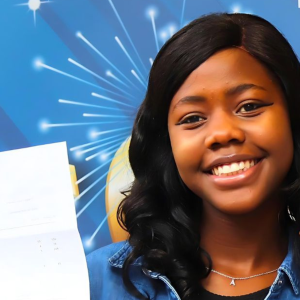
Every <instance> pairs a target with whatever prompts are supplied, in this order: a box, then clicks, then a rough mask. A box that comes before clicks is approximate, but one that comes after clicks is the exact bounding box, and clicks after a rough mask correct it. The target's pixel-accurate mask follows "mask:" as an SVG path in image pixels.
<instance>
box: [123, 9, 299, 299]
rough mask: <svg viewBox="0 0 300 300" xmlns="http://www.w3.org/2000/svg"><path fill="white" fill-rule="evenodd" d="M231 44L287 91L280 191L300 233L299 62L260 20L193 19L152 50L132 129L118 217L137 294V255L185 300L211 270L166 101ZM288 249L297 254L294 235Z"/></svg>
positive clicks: (250, 17) (127, 280)
mask: <svg viewBox="0 0 300 300" xmlns="http://www.w3.org/2000/svg"><path fill="white" fill-rule="evenodd" d="M232 47H243V49H245V50H246V51H247V52H248V53H249V54H250V55H252V56H253V57H254V58H256V59H257V60H258V61H259V62H260V63H262V64H263V65H264V66H265V67H266V68H267V69H268V70H269V71H270V72H271V74H273V75H274V76H275V77H276V78H277V80H278V82H279V84H280V85H281V87H282V90H283V92H284V94H285V97H286V100H287V104H288V111H289V116H290V122H291V129H292V133H293V141H294V160H293V164H292V167H291V169H290V171H289V174H288V176H287V185H286V187H285V189H284V193H285V197H286V203H287V205H289V207H290V211H291V212H292V214H293V215H294V216H295V218H296V220H297V221H296V222H294V223H292V227H293V228H294V230H295V231H299V230H300V205H299V199H300V175H299V174H300V134H299V129H300V99H299V97H300V91H299V85H300V67H299V61H298V59H297V57H296V55H295V53H294V52H293V49H292V47H291V46H290V44H289V43H288V42H287V40H286V39H285V38H284V36H283V35H282V34H281V33H280V32H279V31H278V30H277V29H276V28H275V27H274V26H273V25H272V24H270V23H269V22H268V21H266V20H264V19H263V18H261V17H258V16H255V15H248V14H240V13H239V14H228V13H219V14H210V15H206V16H203V17H201V18H199V19H196V20H195V21H193V22H191V23H190V24H189V25H187V26H186V27H184V28H183V29H181V30H180V31H179V32H177V33H176V34H175V35H174V36H173V37H172V38H171V39H170V40H169V41H168V42H167V43H166V44H165V45H164V46H163V47H162V49H161V50H160V52H159V53H158V55H157V57H156V59H155V61H154V63H153V66H152V69H151V72H150V77H149V84H148V90H147V94H146V97H145V100H144V101H143V103H142V104H141V107H140V109H139V111H138V114H137V117H136V120H135V123H134V127H133V131H132V139H131V143H130V148H129V160H130V164H131V167H132V170H133V172H134V175H135V180H134V182H133V185H132V188H131V190H130V193H129V195H128V196H127V197H126V198H125V199H124V200H123V201H122V202H121V204H120V206H119V209H118V219H119V222H120V223H121V224H122V225H123V227H125V228H126V230H127V231H128V232H129V234H130V237H129V242H130V244H131V245H132V246H133V250H132V252H131V253H130V255H129V256H128V257H127V260H126V261H125V264H124V266H123V280H124V284H125V285H126V287H127V289H128V290H129V291H130V292H131V293H132V294H134V295H136V296H137V297H139V298H140V299H147V298H145V296H143V295H142V294H140V293H139V292H138V290H137V289H136V288H135V286H134V285H133V284H132V283H131V281H130V278H129V268H130V264H131V263H132V262H133V261H134V260H135V259H136V258H138V257H139V256H143V257H144V259H143V264H144V265H143V267H144V268H147V269H151V270H153V271H156V272H159V273H162V274H164V275H166V276H167V277H168V278H169V279H170V281H171V283H172V285H173V286H174V287H175V289H176V291H177V292H178V294H179V295H180V297H181V299H183V300H186V299H193V298H194V297H195V298H196V297H197V291H198V289H199V282H200V280H201V279H203V278H205V276H207V275H208V274H209V272H210V268H211V260H210V258H209V255H208V254H206V253H205V251H204V250H203V249H201V248H200V246H199V245H200V238H201V237H200V234H199V224H200V221H201V213H202V201H201V199H199V197H197V196H196V195H195V194H193V193H192V192H191V191H190V190H189V189H188V188H187V187H186V186H185V184H184V183H183V182H182V180H181V178H180V176H179V174H178V171H177V168H176V165H175V162H174V158H173V155H172V150H171V145H170V140H169V134H168V127H167V120H168V110H169V105H170V102H171V100H172V98H173V96H174V94H175V93H176V91H177V90H178V89H179V87H180V86H181V85H182V84H183V82H184V81H185V79H186V78H187V77H188V76H189V74H190V73H191V72H192V71H193V70H195V69H196V68H197V67H198V66H199V65H201V64H202V63H203V62H205V61H206V60H207V59H208V58H209V57H211V56H212V55H213V54H214V53H216V52H217V51H219V50H221V49H226V48H232ZM279 126H280V124H279ZM294 250H295V251H294V252H295V253H300V239H296V241H295V245H294ZM206 266H209V268H208V269H207V267H206Z"/></svg>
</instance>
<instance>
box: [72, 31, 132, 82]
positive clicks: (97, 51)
mask: <svg viewBox="0 0 300 300" xmlns="http://www.w3.org/2000/svg"><path fill="white" fill-rule="evenodd" d="M76 36H77V37H78V38H80V39H81V40H82V41H83V42H85V43H86V44H87V45H88V46H89V47H90V48H92V49H93V50H94V51H95V52H96V53H97V54H98V55H100V57H101V58H103V59H104V60H105V61H106V62H107V63H108V64H109V65H110V66H111V67H112V68H114V70H116V71H117V72H118V73H119V74H120V75H121V76H122V77H123V78H124V79H126V80H127V81H128V82H129V83H131V84H133V83H132V82H131V81H130V80H129V79H128V78H127V77H126V76H125V75H124V74H123V73H122V72H121V71H120V70H119V69H118V68H117V67H116V66H115V65H114V64H113V63H112V62H111V61H110V60H108V59H107V58H106V57H105V56H104V55H103V54H102V53H101V52H100V51H99V50H98V49H97V48H96V47H95V46H94V45H93V44H92V43H91V42H90V41H89V40H88V39H86V38H85V37H84V36H83V35H82V33H81V32H77V34H76Z"/></svg>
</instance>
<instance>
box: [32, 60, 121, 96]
mask: <svg viewBox="0 0 300 300" xmlns="http://www.w3.org/2000/svg"><path fill="white" fill-rule="evenodd" d="M35 64H36V66H37V67H42V68H45V69H48V70H51V71H53V72H56V73H58V74H61V75H64V76H66V77H69V78H72V79H75V80H77V81H80V82H83V83H86V84H88V85H91V86H93V87H96V88H98V89H100V90H103V91H105V92H108V93H111V94H113V95H116V96H119V97H122V98H124V97H125V96H124V95H121V94H118V93H115V92H113V91H111V90H107V89H105V88H103V87H101V86H99V85H97V84H94V83H91V82H89V81H86V80H83V79H81V78H78V77H76V76H73V75H71V74H69V73H66V72H63V71H61V70H58V69H55V68H53V67H50V66H48V65H46V64H44V63H43V62H41V61H39V60H37V61H36V62H35Z"/></svg>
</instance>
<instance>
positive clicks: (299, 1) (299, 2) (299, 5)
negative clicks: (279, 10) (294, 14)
mask: <svg viewBox="0 0 300 300" xmlns="http://www.w3.org/2000/svg"><path fill="white" fill-rule="evenodd" d="M298 8H300V0H298Z"/></svg>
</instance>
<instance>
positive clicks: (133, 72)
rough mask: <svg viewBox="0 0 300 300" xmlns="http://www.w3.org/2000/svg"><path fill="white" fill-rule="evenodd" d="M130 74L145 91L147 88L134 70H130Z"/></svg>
mask: <svg viewBox="0 0 300 300" xmlns="http://www.w3.org/2000/svg"><path fill="white" fill-rule="evenodd" d="M131 73H132V74H133V76H134V77H135V78H136V79H137V80H138V81H139V82H140V83H141V84H142V86H143V87H144V88H145V89H147V86H146V85H145V84H144V82H143V81H142V80H141V78H140V77H139V75H138V74H136V72H135V71H134V70H131Z"/></svg>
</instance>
